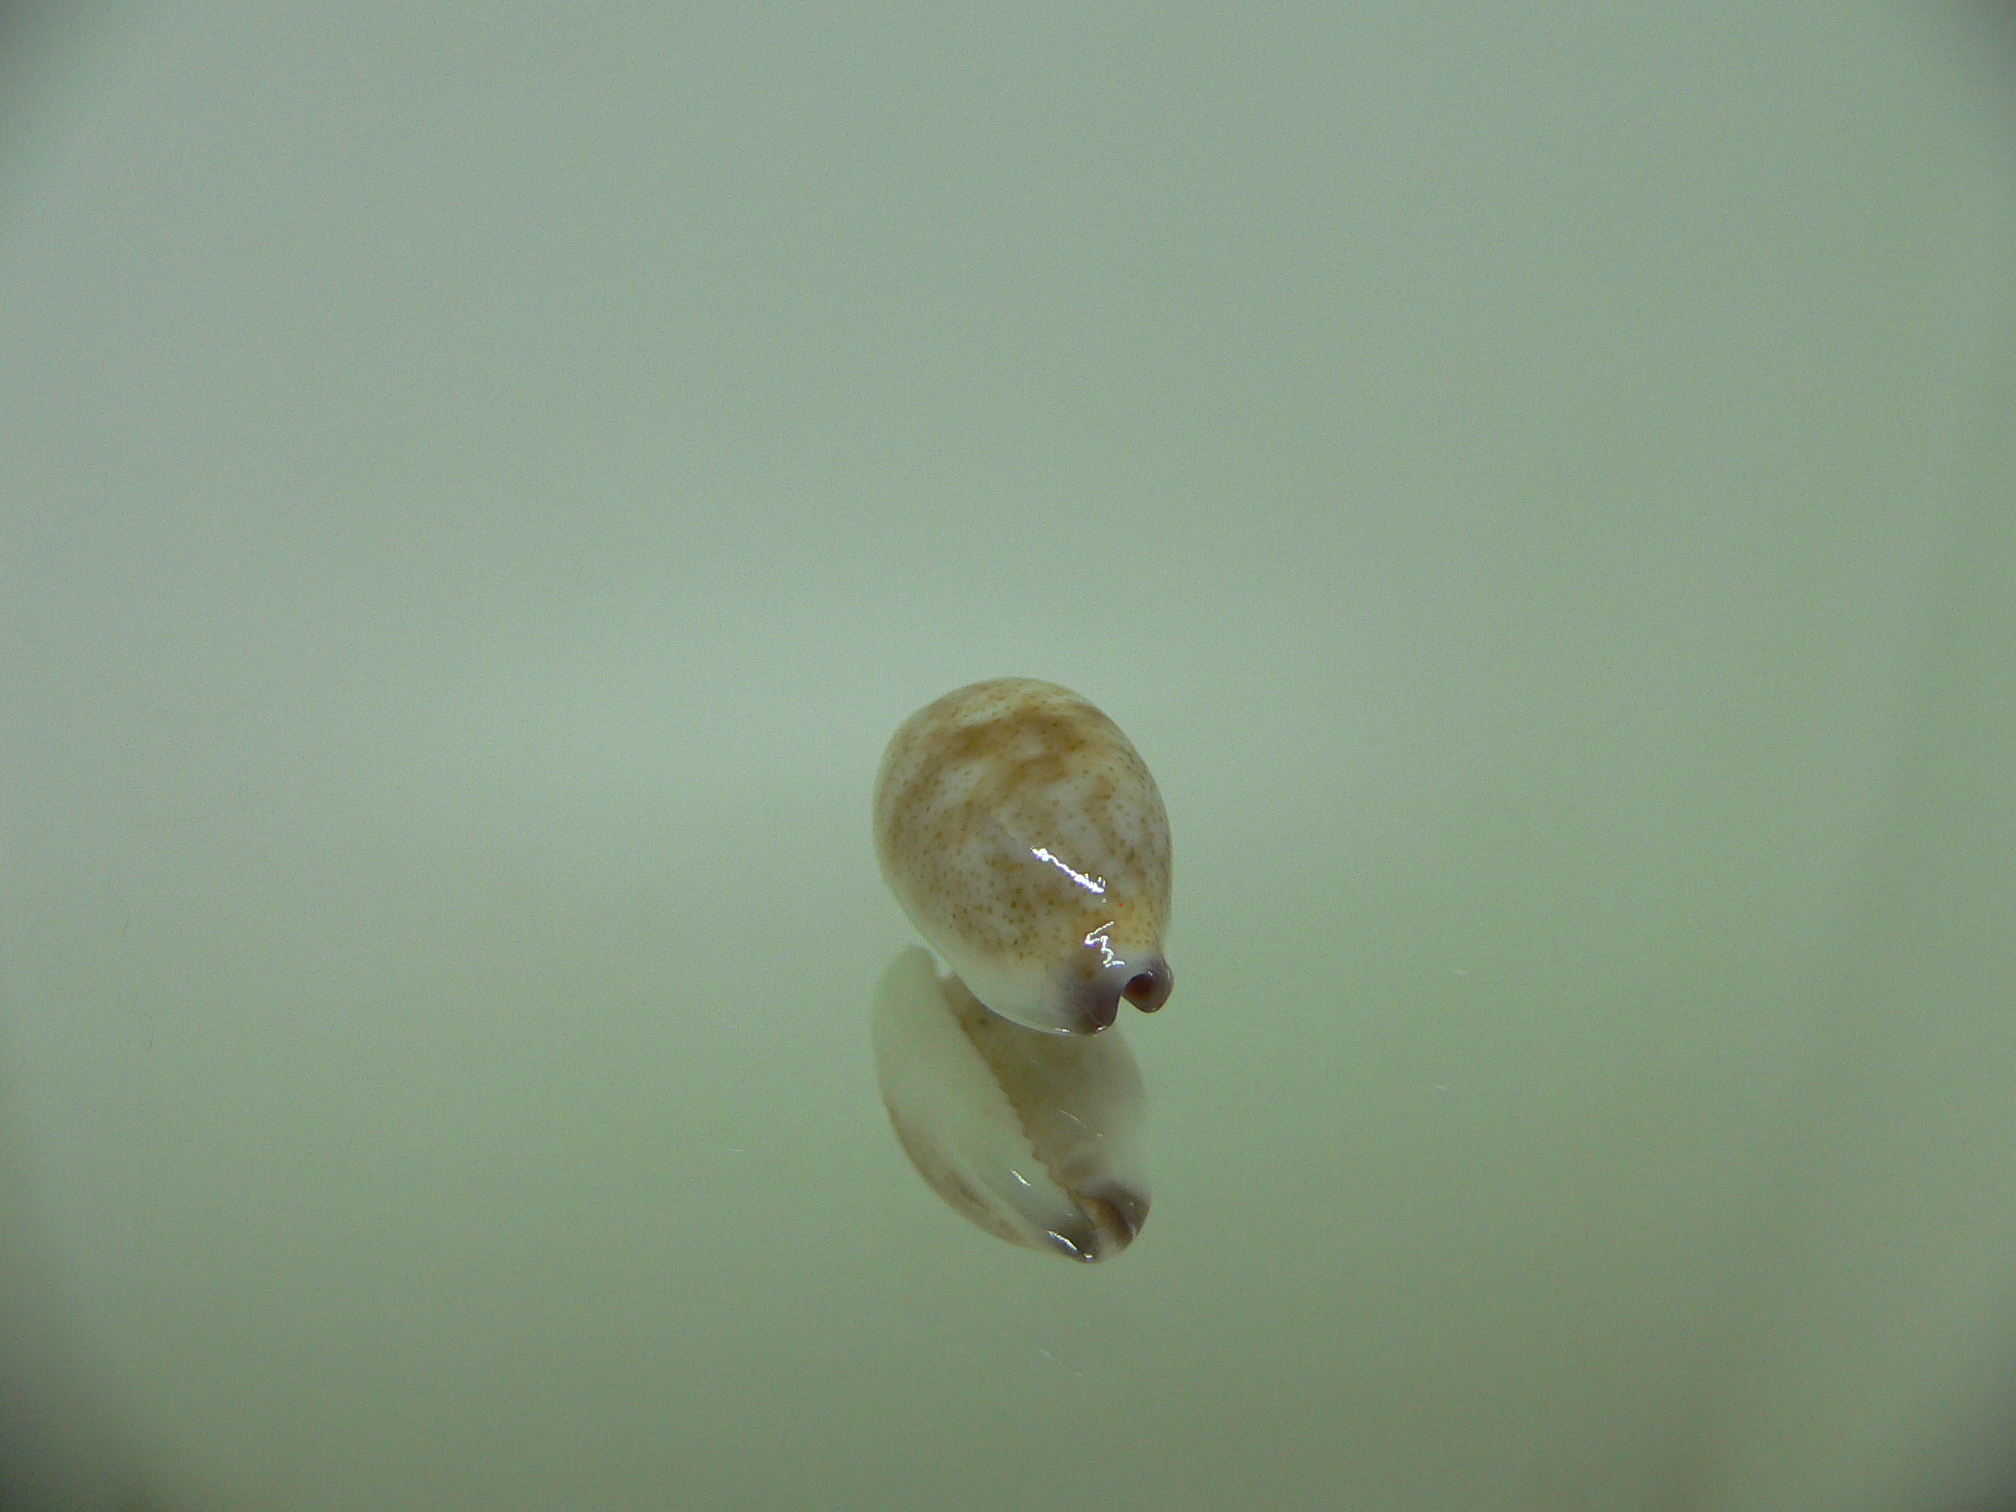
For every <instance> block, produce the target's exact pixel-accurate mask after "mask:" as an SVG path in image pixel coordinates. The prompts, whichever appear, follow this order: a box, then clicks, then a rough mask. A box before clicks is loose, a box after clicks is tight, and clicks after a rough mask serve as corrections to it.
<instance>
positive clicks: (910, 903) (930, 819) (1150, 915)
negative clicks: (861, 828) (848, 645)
mask: <svg viewBox="0 0 2016 1512" xmlns="http://www.w3.org/2000/svg"><path fill="white" fill-rule="evenodd" d="M875 850H876V855H877V857H878V858H879V859H880V861H881V863H882V875H883V877H884V879H885V880H886V881H887V882H888V884H889V888H890V891H891V892H893V893H894V894H895V895H896V900H897V901H898V902H899V903H900V904H902V906H903V911H904V912H905V913H906V914H908V915H909V917H910V921H911V922H912V923H913V924H915V925H916V926H917V929H918V932H919V933H921V934H922V935H923V936H924V938H925V939H926V940H927V941H928V942H929V943H930V944H931V945H932V946H933V947H934V948H935V949H936V950H937V951H938V953H939V954H940V955H942V956H943V957H944V958H945V961H946V964H948V965H949V966H950V967H951V968H952V970H953V971H954V972H955V973H957V975H958V977H959V979H960V980H961V981H962V982H963V983H964V984H965V985H966V987H967V988H968V989H969V990H970V991H971V992H972V994H973V996H974V997H976V998H977V999H978V1000H979V1001H980V1002H981V1003H982V1004H984V1005H985V1006H986V1007H988V1008H990V1009H992V1010H993V1011H994V1012H996V1013H998V1014H1001V1015H1002V1016H1003V1017H1005V1018H1009V1019H1013V1020H1014V1021H1015V1022H1016V1023H1018V1024H1022V1025H1025V1026H1026V1027H1028V1028H1031V1029H1040V1030H1042V1031H1044V1032H1046V1033H1051V1034H1097V1033H1099V1032H1100V1031H1101V1030H1104V1029H1106V1028H1108V1027H1110V1026H1111V1025H1112V1023H1113V1021H1114V1019H1115V1017H1116V1016H1117V1015H1118V1013H1119V1007H1120V1003H1121V1001H1122V999H1125V1000H1126V1001H1128V1002H1131V1003H1133V1004H1134V1005H1135V1006H1136V1007H1138V1008H1140V1009H1141V1010H1142V1011H1143V1012H1148V1013H1152V1012H1154V1011H1155V1010H1156V1009H1157V1008H1160V1007H1161V1006H1162V1005H1163V1003H1165V1002H1167V1001H1168V998H1169V993H1170V991H1171V989H1172V988H1173V987H1174V985H1175V977H1174V975H1173V974H1172V973H1171V971H1170V969H1169V963H1168V960H1167V958H1166V957H1165V956H1164V954H1163V950H1162V936H1163V932H1164V930H1165V929H1166V927H1167V924H1168V919H1169V887H1170V881H1169V875H1170V849H1169V819H1168V815H1167V813H1166V812H1165V811H1164V809H1163V807H1162V795H1161V793H1160V792H1159V791H1158V790H1157V789H1156V786H1155V779H1154V778H1153V777H1152V776H1151V775H1150V774H1149V771H1148V766H1147V763H1146V762H1144V761H1142V759H1141V756H1140V753H1139V752H1137V751H1136V750H1135V749H1134V747H1133V745H1132V744H1131V743H1130V742H1129V741H1128V739H1127V737H1126V736H1125V735H1124V734H1122V733H1121V732H1120V728H1119V726H1118V725H1116V724H1114V723H1113V721H1112V720H1110V719H1108V718H1107V717H1106V716H1105V715H1104V714H1102V713H1101V712H1100V711H1099V710H1098V709H1096V708H1094V707H1093V706H1092V705H1091V704H1090V703H1088V702H1087V701H1086V700H1085V699H1083V698H1081V697H1079V696H1078V695H1077V694H1076V693H1073V692H1071V691H1070V690H1069V689H1066V688H1060V687H1058V686H1057V685H1056V684H1055V683H1046V682H1038V681H1036V680H1035V679H1033V678H1000V679H996V680H994V681H991V682H980V683H974V684H972V685H971V686H970V687H965V688H960V689H959V690H957V691H956V692H953V693H948V694H946V695H945V696H944V697H943V698H941V699H939V700H937V701H936V702H935V703H932V704H929V705H927V706H926V707H924V708H922V709H920V710H918V711H917V712H916V713H915V714H913V715H911V716H910V718H909V719H907V720H905V721H904V723H903V725H902V726H901V727H900V728H899V729H898V730H897V731H896V734H895V736H894V737H893V738H892V739H891V740H890V742H889V748H888V750H887V751H886V752H885V753H884V755H883V757H882V766H881V770H880V772H879V773H878V774H877V777H876V781H875Z"/></svg>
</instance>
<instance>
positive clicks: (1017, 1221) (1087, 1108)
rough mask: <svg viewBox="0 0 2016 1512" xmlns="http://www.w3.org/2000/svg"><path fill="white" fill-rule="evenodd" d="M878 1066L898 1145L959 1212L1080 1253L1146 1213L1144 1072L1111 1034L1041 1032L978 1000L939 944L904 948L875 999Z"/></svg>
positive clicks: (1090, 1251)
mask: <svg viewBox="0 0 2016 1512" xmlns="http://www.w3.org/2000/svg"><path fill="white" fill-rule="evenodd" d="M874 1046H875V1075H876V1080H877V1081H878V1082H879V1083H880V1085H881V1089H882V1101H883V1105H884V1106H885V1107H886V1108H887V1109H888V1112H889V1122H890V1123H891V1125H892V1126H893V1127H894V1128H895V1130H896V1137H897V1140H898V1142H900V1143H901V1144H902V1146H903V1150H904V1153H905V1154H907V1155H908V1156H909V1157H910V1163H911V1164H912V1165H913V1166H915V1167H916V1168H917V1172H918V1174H919V1175H920V1176H922V1177H923V1178H924V1180H925V1182H926V1183H927V1184H928V1185H929V1186H930V1187H931V1189H932V1190H933V1191H934V1192H936V1193H937V1194H938V1195H939V1196H940V1197H941V1198H943V1199H944V1201H945V1203H946V1205H947V1206H948V1207H950V1208H951V1209H952V1210H953V1211H954V1212H956V1213H958V1214H959V1215H960V1216H961V1217H964V1218H966V1219H967V1220H968V1221H970V1222H972V1223H973V1224H975V1225H977V1226H978V1227H980V1228H982V1229H985V1230H986V1231H987V1232H988V1233H990V1234H993V1235H995V1236H996V1237H997V1238H1001V1239H1006V1240H1008V1241H1009V1242H1010V1243H1012V1244H1020V1245H1025V1246H1027V1247H1028V1248H1030V1249H1035V1250H1041V1251H1044V1252H1045V1253H1048V1254H1056V1255H1062V1256H1065V1257H1066V1258H1068V1259H1073V1260H1080V1261H1087V1262H1090V1261H1096V1260H1102V1259H1105V1258H1107V1257H1108V1256H1111V1255H1115V1254H1118V1253H1119V1252H1120V1251H1121V1250H1123V1249H1125V1248H1126V1247H1127V1246H1128V1244H1130V1243H1131V1242H1132V1241H1133V1239H1134V1236H1135V1235H1136V1234H1138V1233H1139V1232H1140V1231H1141V1226H1142V1224H1144V1223H1145V1222H1146V1221H1147V1218H1148V1182H1147V1177H1146V1173H1145V1170H1144V1168H1143V1162H1142V1159H1141V1152H1140V1149H1139V1145H1138V1143H1137V1139H1136V1136H1137V1134H1138V1132H1139V1129H1140V1126H1141V1122H1142V1108H1143V1101H1144V1099H1143V1094H1142V1087H1141V1075H1140V1072H1139V1071H1138V1070H1137V1069H1136V1068H1135V1065H1134V1057H1133V1056H1132V1054H1130V1053H1129V1051H1128V1049H1127V1046H1126V1043H1125V1041H1124V1040H1122V1039H1121V1037H1120V1036H1119V1035H1118V1034H1117V1033H1115V1034H1102V1035H1099V1036H1096V1037H1092V1036H1065V1035H1055V1034H1043V1033H1039V1032H1037V1031H1035V1030H1030V1029H1025V1028H1023V1027H1021V1026H1020V1025H1017V1024H1012V1023H1010V1022H1008V1021H1007V1020H1006V1019H1003V1018H1001V1017H1000V1016H999V1015H997V1014H993V1013H990V1012H988V1011H987V1009H986V1008H984V1007H982V1006H981V1005H980V1003H979V1002H978V1001H976V1000H975V999H974V997H973V995H972V994H971V993H970V992H968V991H966V989H965V987H964V986H962V985H961V984H960V982H959V980H958V978H956V977H941V976H940V975H939V974H938V971H937V968H936V967H935V966H934V965H933V963H932V960H931V956H930V954H929V952H927V951H924V950H920V949H918V948H917V947H915V946H912V947H910V948H909V949H906V950H904V951H902V952H900V953H899V954H898V955H897V956H896V958H895V959H894V960H893V961H891V962H890V963H889V969H888V970H887V971H886V972H884V973H883V976H882V982H881V985H880V987H879V988H878V989H877V990H876V995H875V1015H874Z"/></svg>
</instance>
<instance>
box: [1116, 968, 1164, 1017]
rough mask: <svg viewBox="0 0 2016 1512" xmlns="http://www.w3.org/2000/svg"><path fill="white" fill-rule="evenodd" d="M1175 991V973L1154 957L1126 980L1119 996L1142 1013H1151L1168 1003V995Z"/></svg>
mask: <svg viewBox="0 0 2016 1512" xmlns="http://www.w3.org/2000/svg"><path fill="white" fill-rule="evenodd" d="M1175 990H1176V973H1175V972H1173V971H1171V970H1170V969H1169V963H1168V962H1167V961H1165V960H1163V959H1162V957H1160V956H1156V957H1155V958H1154V959H1152V960H1150V961H1147V962H1144V963H1143V964H1142V965H1141V966H1140V968H1139V969H1138V970H1137V971H1135V973H1134V975H1132V976H1130V977H1129V978H1127V985H1126V986H1125V987H1123V988H1122V989H1121V990H1120V995H1121V996H1122V997H1124V998H1126V999H1127V1001H1128V1002H1130V1003H1132V1004H1133V1005H1134V1006H1135V1007H1136V1008H1139V1009H1140V1010H1141V1011H1142V1012H1143V1013H1153V1012H1154V1011H1155V1010H1156V1009H1157V1008H1160V1007H1161V1006H1162V1005H1163V1004H1164V1003H1166V1002H1168V1001H1169V994H1170V993H1172V992H1174V991H1175Z"/></svg>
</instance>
